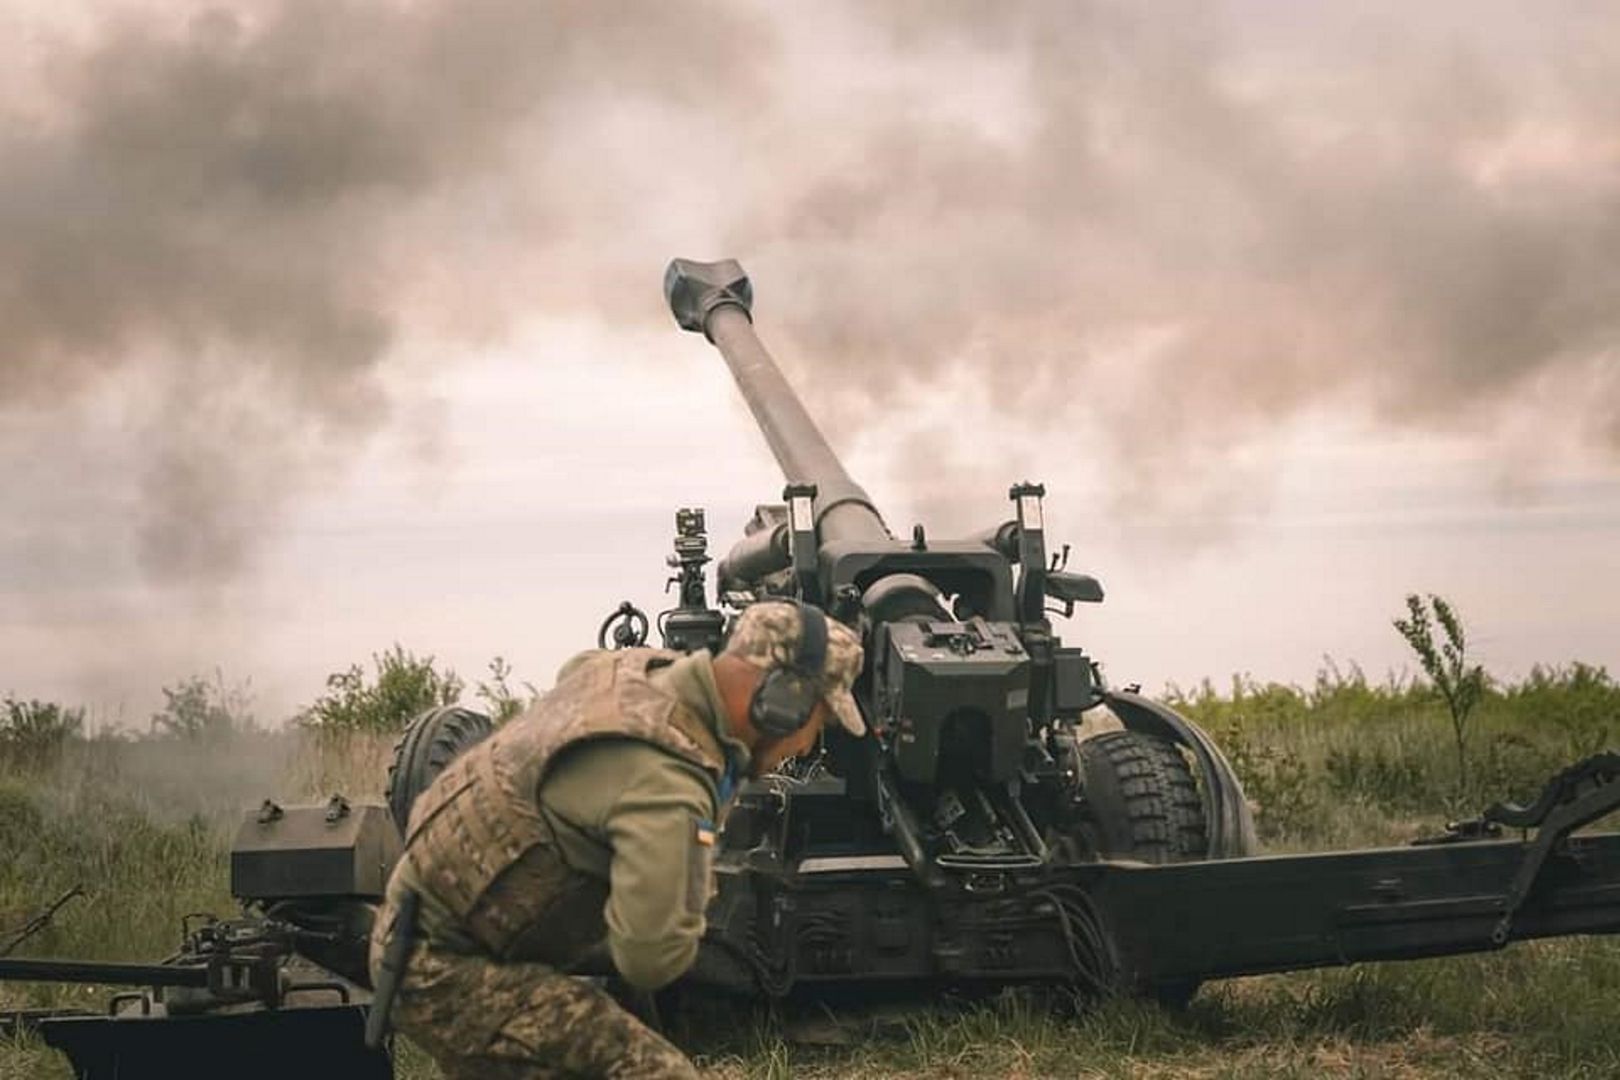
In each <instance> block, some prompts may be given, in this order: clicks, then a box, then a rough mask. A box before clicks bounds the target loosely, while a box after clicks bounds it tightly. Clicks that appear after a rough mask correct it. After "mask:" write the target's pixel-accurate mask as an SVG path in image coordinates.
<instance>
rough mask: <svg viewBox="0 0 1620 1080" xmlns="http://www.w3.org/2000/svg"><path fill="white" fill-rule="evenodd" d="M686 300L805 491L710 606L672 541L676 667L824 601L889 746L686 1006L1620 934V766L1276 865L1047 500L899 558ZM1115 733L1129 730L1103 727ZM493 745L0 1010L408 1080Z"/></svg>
mask: <svg viewBox="0 0 1620 1080" xmlns="http://www.w3.org/2000/svg"><path fill="white" fill-rule="evenodd" d="M664 285H665V294H666V297H667V299H668V301H669V303H670V307H671V310H672V312H673V313H674V315H675V318H676V320H677V322H678V323H679V324H680V325H681V326H682V327H683V328H685V329H687V330H692V331H698V332H702V333H703V334H704V335H705V336H706V337H707V338H708V339H709V340H710V341H711V342H712V343H713V344H714V345H715V346H717V347H718V349H719V350H720V352H721V354H722V356H723V357H724V358H725V360H726V362H727V364H728V365H729V367H730V369H731V372H732V374H733V376H734V377H735V379H736V382H737V384H738V386H739V388H740V389H741V390H742V393H743V396H744V398H745V399H746V400H747V402H748V405H749V407H750V409H751V410H752V411H753V414H754V416H755V418H756V419H757V421H758V422H759V425H760V427H761V429H762V431H763V432H764V434H765V438H766V441H767V443H768V444H769V445H770V448H771V450H772V452H773V454H774V455H775V456H776V459H777V462H778V463H779V465H780V466H781V468H782V471H783V473H784V476H785V479H786V481H787V484H786V487H785V488H784V490H783V496H782V498H783V501H782V503H780V504H770V505H762V506H760V507H758V508H757V509H756V511H755V514H754V516H753V519H752V520H751V521H750V522H749V523H748V525H747V527H746V529H745V534H744V536H743V538H742V539H741V540H740V541H739V542H738V543H737V544H736V545H735V546H733V547H732V548H731V550H730V551H729V553H728V554H727V555H726V556H725V558H723V559H722V560H720V562H719V563H718V565H717V566H716V577H717V588H716V595H717V602H716V603H715V604H713V605H711V604H710V603H709V601H708V596H709V587H708V583H707V578H706V571H705V568H706V567H707V565H708V564H709V562H710V561H711V560H710V558H709V555H708V550H707V532H706V522H705V519H704V515H703V513H702V512H701V511H699V510H696V509H693V508H684V509H682V510H680V511H679V512H678V513H677V515H676V538H675V545H674V547H675V551H674V554H673V555H671V556H670V557H669V558H668V560H667V561H668V564H669V566H670V567H671V568H672V569H673V570H674V571H675V576H674V577H673V578H672V579H671V583H672V584H675V585H677V586H679V589H678V592H679V603H678V604H677V605H676V606H675V607H674V608H673V609H671V610H669V611H666V612H664V613H663V615H662V616H661V617H660V618H659V619H658V620H657V622H656V625H657V628H658V630H659V632H660V634H661V636H662V639H663V644H664V645H665V646H666V647H667V648H671V649H678V650H692V649H698V648H709V649H715V648H719V647H721V646H722V645H723V643H724V641H725V637H726V633H727V629H728V625H729V622H728V613H727V610H726V609H732V610H736V609H739V608H741V607H744V606H746V605H747V604H749V603H753V602H756V601H759V600H763V599H768V598H774V597H792V598H795V599H798V600H800V601H802V602H805V603H811V604H816V605H818V606H820V607H822V608H823V609H824V610H825V611H826V612H827V613H828V615H829V616H830V617H833V618H837V619H840V620H842V621H844V622H845V623H846V624H848V625H849V626H851V627H852V628H854V629H856V630H857V631H858V632H859V633H860V635H861V638H862V640H863V642H864V644H865V649H866V666H865V670H864V671H863V673H862V676H861V678H860V679H859V680H858V682H857V684H856V688H855V689H856V696H857V699H858V701H859V703H860V706H861V708H862V711H863V712H864V714H865V716H866V718H867V721H868V725H867V726H868V728H869V731H870V733H869V735H868V736H867V737H865V738H862V739H852V738H849V737H848V736H846V735H844V734H843V733H842V732H830V733H829V734H828V735H827V737H826V740H825V745H824V747H823V748H822V752H820V753H818V754H817V755H815V756H814V757H812V758H811V759H809V760H806V761H801V762H797V763H792V764H790V765H789V766H787V767H786V768H785V769H784V771H782V772H781V773H780V774H776V775H772V776H768V777H765V778H763V779H761V780H758V781H751V782H747V783H745V784H743V785H742V786H741V788H740V791H739V794H738V798H737V801H736V803H735V804H734V806H733V808H732V811H731V813H730V816H729V817H728V819H727V820H726V822H725V825H724V828H723V830H722V832H721V835H720V839H719V843H718V845H717V853H716V857H715V873H716V879H717V891H716V893H715V895H714V897H713V899H712V900H711V902H710V905H709V909H708V931H707V935H706V937H705V939H704V942H703V946H702V948H701V950H700V952H699V956H698V961H697V963H696V965H695V966H694V968H693V969H692V971H691V972H690V973H689V975H688V976H687V978H686V981H687V983H688V984H689V985H691V986H693V987H696V988H701V989H706V990H715V991H726V992H737V993H744V994H755V995H765V996H783V995H787V994H789V993H793V992H796V991H798V992H810V993H817V994H823V995H828V996H832V997H834V998H836V996H837V995H838V994H840V993H841V992H843V991H844V990H845V989H847V988H850V987H861V986H871V985H876V984H886V985H899V984H903V985H909V986H915V987H920V988H923V989H924V991H926V990H928V989H930V988H934V987H939V986H943V985H956V986H973V985H981V986H983V985H999V984H1006V983H1018V982H1046V983H1057V984H1061V985H1065V986H1070V987H1074V988H1077V989H1079V990H1081V991H1083V992H1085V993H1089V994H1097V995H1101V994H1115V993H1144V994H1152V995H1155V996H1157V997H1159V998H1160V999H1162V1000H1166V1001H1171V1002H1174V1001H1181V1000H1185V999H1186V998H1187V997H1188V996H1189V995H1190V994H1191V993H1193V992H1194V991H1195V990H1196V989H1197V987H1198V985H1199V984H1200V983H1201V982H1203V981H1205V980H1209V979H1216V978H1222V977H1226V976H1234V975H1243V974H1255V973H1261V972H1269V971H1285V970H1293V969H1301V968H1309V967H1319V966H1325V965H1335V964H1348V963H1353V962H1356V961H1361V960H1387V959H1406V958H1416V957H1424V956H1436V955H1443V954H1449V953H1463V952H1475V951H1485V950H1491V949H1498V948H1501V947H1503V946H1505V945H1506V944H1508V943H1509V942H1511V941H1516V940H1523V939H1527V938H1536V937H1550V936H1555V935H1564V934H1589V933H1613V932H1615V931H1617V930H1620V834H1615V833H1596V834H1582V835H1572V834H1574V833H1575V831H1576V830H1578V829H1580V828H1581V827H1583V826H1585V825H1587V824H1590V823H1591V822H1594V821H1596V820H1597V819H1599V818H1600V817H1603V816H1604V815H1606V814H1609V813H1611V812H1612V811H1614V810H1615V809H1617V808H1620V755H1615V754H1600V755H1597V756H1595V757H1592V758H1589V759H1587V760H1586V761H1583V762H1581V763H1579V764H1577V765H1574V766H1572V767H1571V768H1569V769H1566V770H1565V771H1564V772H1562V773H1560V774H1559V775H1558V776H1555V777H1553V778H1552V779H1551V780H1550V781H1549V782H1548V784H1547V785H1546V787H1545V789H1544V790H1543V792H1542V793H1541V796H1540V797H1539V798H1538V799H1537V800H1536V801H1535V802H1534V803H1532V804H1531V805H1529V806H1516V805H1511V804H1501V803H1499V804H1497V805H1494V806H1492V807H1490V808H1489V809H1487V810H1486V811H1485V812H1484V814H1483V815H1482V816H1481V817H1480V818H1479V819H1477V820H1475V821H1471V822H1464V823H1461V824H1458V825H1454V826H1451V827H1449V828H1448V830H1447V831H1446V832H1445V833H1444V834H1442V835H1440V836H1437V837H1435V838H1433V840H1432V841H1430V842H1427V843H1422V844H1419V845H1414V846H1411V847H1407V848H1387V849H1377V850H1366V851H1352V852H1336V853H1331V854H1308V855H1283V856H1262V855H1257V854H1255V841H1254V830H1253V825H1252V822H1251V820H1250V815H1249V809H1248V805H1247V803H1246V802H1245V800H1244V797H1243V791H1242V786H1241V784H1240V783H1239V781H1238V779H1237V777H1236V776H1235V775H1234V773H1233V771H1232V768H1231V766H1230V765H1229V764H1228V762H1227V761H1226V759H1225V758H1224V757H1223V755H1222V754H1221V752H1220V749H1219V748H1218V747H1217V746H1216V745H1215V743H1214V742H1213V740H1211V739H1210V738H1209V736H1208V735H1207V734H1206V733H1204V732H1203V731H1201V730H1200V729H1199V728H1198V726H1197V725H1196V724H1194V723H1193V722H1191V721H1190V720H1189V719H1187V718H1186V717H1183V716H1180V715H1178V714H1177V713H1176V712H1175V711H1174V710H1172V709H1170V708H1168V707H1166V706H1165V705H1163V704H1161V703H1158V702H1155V701H1152V700H1151V699H1149V698H1147V697H1145V696H1143V695H1141V694H1140V693H1138V692H1136V691H1135V690H1134V689H1115V688H1113V687H1111V686H1109V685H1108V683H1107V681H1106V680H1105V679H1104V678H1103V677H1102V674H1101V671H1100V669H1099V667H1098V665H1097V664H1096V663H1095V662H1094V661H1093V660H1092V658H1091V657H1090V656H1089V655H1088V654H1087V653H1086V652H1085V651H1083V650H1082V649H1080V648H1076V647H1073V646H1070V645H1065V644H1064V643H1063V642H1062V640H1061V639H1060V638H1059V637H1058V635H1057V634H1056V633H1055V632H1054V630H1053V626H1052V623H1051V620H1050V618H1049V616H1050V615H1051V614H1054V613H1058V612H1061V613H1063V614H1071V613H1072V612H1073V610H1074V608H1075V605H1077V604H1081V603H1093V602H1097V601H1100V600H1101V599H1102V588H1101V586H1100V585H1099V584H1098V583H1097V582H1096V580H1095V579H1093V578H1091V577H1089V576H1087V575H1084V574H1079V573H1074V572H1070V571H1068V570H1067V569H1066V567H1065V566H1064V565H1063V561H1064V560H1063V558H1062V557H1061V556H1060V557H1059V558H1058V559H1057V560H1049V558H1048V555H1047V545H1046V538H1045V531H1044V526H1043V521H1042V498H1043V496H1044V494H1045V493H1044V490H1043V489H1042V488H1041V486H1040V485H1038V484H1031V483H1018V484H1015V485H1013V486H1012V487H1011V488H1010V489H1009V492H1008V496H1009V499H1010V500H1011V502H1012V504H1013V506H1012V514H1011V517H1010V519H1009V520H1006V521H1004V522H1001V523H999V524H996V525H995V526H994V527H992V528H989V529H987V530H985V531H984V532H983V533H981V534H979V535H977V536H973V537H969V538H966V539H962V540H955V541H935V540H932V539H930V538H929V537H927V536H926V535H925V533H924V532H923V531H922V530H921V529H917V530H914V531H913V533H912V535H911V537H910V538H909V539H908V540H900V539H897V538H895V537H894V536H893V535H892V534H891V532H890V530H889V528H888V526H887V525H886V524H885V522H884V520H883V518H882V516H881V515H880V514H879V513H878V511H877V509H876V507H875V506H874V505H873V503H872V500H871V499H870V497H869V496H868V495H867V493H866V492H865V491H864V490H863V489H862V488H861V487H860V486H859V485H857V484H856V483H855V482H854V481H853V480H852V479H851V478H850V476H849V475H848V473H847V472H846V471H845V470H844V468H843V466H842V464H841V463H840V462H839V460H838V458H837V457H836V455H835V454H834V453H833V452H832V450H831V448H830V447H829V446H828V444H827V442H826V440H825V439H824V438H823V437H822V435H821V434H820V432H819V430H818V429H817V428H816V425H815V424H814V422H813V421H812V420H811V419H810V417H809V415H808V413H806V411H805V410H804V407H803V406H802V404H801V403H800V402H799V400H798V399H797V397H796V396H795V395H794V394H793V392H792V389H791V388H790V387H789V385H788V383H787V381H786V380H785V379H784V378H783V376H782V374H781V372H780V371H779V370H778V369H777V367H776V365H775V363H774V361H772V359H771V357H770V355H769V354H768V353H767V352H766V350H765V349H764V347H763V346H762V345H761V344H760V341H759V339H758V337H757V336H756V334H755V332H754V329H753V323H752V309H753V290H752V286H751V284H750V283H749V281H748V278H747V277H746V275H744V274H743V272H742V269H741V267H739V266H738V265H737V264H736V263H735V262H731V261H726V262H718V263H698V262H690V261H686V260H676V261H675V262H674V263H672V264H671V266H670V267H669V271H668V273H667V274H666V276H665V282H664ZM651 628H652V623H651V621H650V620H648V619H647V617H646V615H645V614H643V613H642V612H641V611H640V610H639V609H637V608H636V607H635V606H634V605H633V604H630V603H628V602H626V603H624V604H621V605H619V607H618V608H617V609H616V610H615V611H614V612H613V613H612V614H610V615H609V617H608V619H607V620H606V621H605V622H604V623H603V624H602V625H601V627H600V628H599V631H598V643H599V644H600V645H601V646H602V647H629V646H634V645H639V644H643V643H644V642H645V641H646V639H647V637H648V634H649V632H650V630H651ZM1102 712H1107V713H1110V714H1111V715H1112V717H1113V718H1114V719H1115V720H1117V723H1116V724H1112V725H1108V727H1109V729H1108V730H1093V728H1098V727H1102V725H1087V724H1085V723H1084V720H1085V719H1086V718H1087V717H1088V716H1093V715H1097V714H1098V713H1102ZM491 727H492V725H491V722H490V721H489V719H488V718H487V717H484V716H482V715H480V714H477V713H473V712H470V711H468V710H465V709H459V708H453V707H452V708H439V709H433V710H430V711H428V712H426V713H424V714H422V715H421V716H419V717H417V718H416V719H415V720H413V721H412V723H411V724H410V726H409V727H408V728H407V730H406V732H405V734H404V737H403V738H402V739H401V741H400V744H399V746H398V748H397V749H396V751H395V761H394V765H393V768H392V769H391V770H390V777H389V783H388V791H387V802H386V804H383V803H362V802H355V803H352V804H351V803H350V802H348V801H347V800H344V799H341V798H334V800H333V801H332V802H330V803H328V804H325V805H321V806H287V807H285V808H284V807H281V806H278V805H276V804H275V803H273V802H266V803H265V804H264V805H263V806H262V807H261V808H259V809H258V810H256V811H251V812H249V813H248V814H247V815H246V816H245V818H244V820H243V823H242V826H241V830H240V831H239V833H238V836H237V841H236V843H235V845H234V846H233V850H232V855H231V881H232V892H233V895H235V896H236V897H237V898H238V899H239V900H240V901H241V902H242V904H243V913H242V915H241V917H239V918H236V919H229V920H208V919H204V920H202V921H200V922H199V923H197V924H195V925H194V926H188V927H187V928H186V932H185V939H184V943H183V946H182V948H181V949H180V951H179V952H177V953H176V954H175V955H174V956H172V957H170V958H169V959H168V960H166V961H164V962H162V963H160V964H105V963H89V962H78V961H68V960H45V959H12V958H8V957H4V956H3V955H0V979H14V980H42V979H44V980H56V981H70V982H85V983H96V984H119V985H127V986H135V987H140V988H141V989H138V990H135V991H131V992H126V993H120V994H115V995H114V996H113V997H112V999H111V1000H110V1002H109V1003H108V1008H107V1010H106V1011H105V1012H103V1013H101V1014H99V1015H92V1014H84V1013H77V1014H56V1015H50V1016H30V1017H25V1018H23V1021H24V1022H25V1023H27V1024H30V1025H36V1026H37V1027H38V1028H39V1030H40V1031H41V1032H42V1033H43V1035H44V1037H45V1039H46V1040H47V1042H49V1043H50V1044H51V1045H53V1046H56V1047H58V1048H61V1049H63V1050H64V1051H65V1052H67V1053H68V1054H69V1056H70V1058H71V1059H72V1061H73V1063H74V1066H75V1069H76V1071H77V1072H78V1074H79V1076H81V1077H84V1078H86V1080H110V1078H114V1077H116V1078H118V1080H131V1078H140V1077H165V1078H175V1077H192V1076H195V1077H206V1076H215V1075H221V1074H222V1073H229V1074H230V1075H233V1076H241V1077H249V1076H251V1077H267V1078H268V1077H285V1076H289V1075H296V1074H299V1073H303V1074H307V1075H312V1076H315V1075H342V1076H346V1077H357V1078H368V1077H378V1078H381V1077H387V1076H390V1075H391V1074H392V1065H391V1061H390V1056H389V1053H388V1051H387V1048H386V1047H385V1048H378V1049H369V1048H367V1046H366V1045H365V1044H364V1042H363V1040H362V1031H363V1029H364V1026H365V1018H366V1014H367V1011H368V1007H369V1003H370V989H369V987H368V985H367V974H366V970H365V962H364V957H365V942H366V939H367V936H368V934H369V928H370V921H371V918H372V916H373V914H374V905H375V903H376V902H377V901H378V900H379V899H380V896H381V892H382V883H383V882H384V881H385V880H386V877H387V873H388V870H389V868H390V867H391V865H392V862H393V861H394V860H395V859H396V858H397V857H398V852H399V843H400V841H399V830H400V829H401V828H403V825H404V822H405V820H406V818H407V816H408V814H409V810H410V806H411V803H412V801H413V800H414V799H415V797H416V796H417V795H418V794H419V793H420V792H421V791H422V790H423V789H424V788H425V787H426V786H427V785H428V784H429V783H430V782H431V780H432V778H433V777H434V776H435V775H437V773H438V772H439V771H440V770H441V769H443V767H444V766H445V765H446V764H448V762H449V761H450V760H451V759H452V758H453V757H454V756H455V754H456V753H458V752H459V751H461V750H463V749H465V748H466V747H467V746H470V745H472V744H473V743H474V742H476V741H477V740H478V739H480V738H482V737H483V736H484V735H486V734H487V733H488V732H489V731H490V730H491ZM1504 830H1521V831H1522V835H1520V836H1519V837H1517V838H1511V837H1504V835H1503V832H1504ZM0 1019H3V1018H0ZM222 1062H228V1064H227V1065H222V1064H221V1063H222Z"/></svg>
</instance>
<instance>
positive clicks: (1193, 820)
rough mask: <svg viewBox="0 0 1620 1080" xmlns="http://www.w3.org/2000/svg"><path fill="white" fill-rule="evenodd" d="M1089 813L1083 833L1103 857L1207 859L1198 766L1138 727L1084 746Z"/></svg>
mask: <svg viewBox="0 0 1620 1080" xmlns="http://www.w3.org/2000/svg"><path fill="white" fill-rule="evenodd" d="M1080 768H1081V776H1082V778H1083V780H1084V785H1085V786H1084V788H1083V791H1084V794H1085V801H1086V806H1087V808H1088V813H1087V814H1086V821H1085V824H1084V825H1082V827H1081V828H1082V830H1083V831H1084V833H1085V838H1086V839H1087V840H1089V841H1090V842H1091V845H1090V846H1091V847H1092V849H1093V851H1094V852H1095V854H1096V855H1097V856H1098V857H1101V858H1105V859H1109V858H1112V859H1136V860H1139V861H1141V862H1150V863H1171V862H1187V861H1188V860H1191V859H1202V858H1205V857H1206V856H1207V854H1208V851H1209V829H1208V823H1207V822H1206V821H1205V819H1204V800H1203V798H1202V796H1200V795H1199V793H1198V782H1197V781H1196V780H1195V779H1194V778H1193V772H1192V766H1191V765H1189V764H1188V762H1187V759H1186V758H1185V757H1183V756H1182V754H1181V751H1180V750H1179V749H1177V748H1176V746H1175V745H1174V744H1173V743H1171V742H1169V741H1167V740H1165V739H1161V738H1159V737H1157V736H1155V735H1147V734H1143V733H1142V732H1138V731H1109V732H1104V733H1103V734H1101V735H1097V736H1094V737H1092V738H1090V739H1087V740H1085V741H1084V742H1082V743H1081V744H1080Z"/></svg>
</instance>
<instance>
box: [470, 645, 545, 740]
mask: <svg viewBox="0 0 1620 1080" xmlns="http://www.w3.org/2000/svg"><path fill="white" fill-rule="evenodd" d="M511 676H512V665H511V664H509V663H507V662H506V658H505V657H502V656H497V657H496V658H495V659H493V660H491V661H490V662H489V681H488V682H480V683H479V684H478V690H477V694H478V696H479V697H480V698H482V699H483V700H484V702H485V704H487V705H488V706H489V713H490V715H491V716H493V717H494V718H495V722H496V723H497V724H504V723H506V721H508V720H510V719H512V717H514V716H516V715H517V714H518V713H520V712H522V711H523V710H524V709H527V708H528V707H529V706H530V705H532V704H534V700H535V699H536V698H538V697H539V696H540V691H538V690H536V689H535V688H534V684H533V683H531V682H525V683H524V684H523V689H524V690H525V691H526V693H524V694H519V693H517V692H516V691H515V690H513V689H512V684H511V681H510V680H511Z"/></svg>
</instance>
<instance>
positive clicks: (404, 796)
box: [387, 705, 495, 836]
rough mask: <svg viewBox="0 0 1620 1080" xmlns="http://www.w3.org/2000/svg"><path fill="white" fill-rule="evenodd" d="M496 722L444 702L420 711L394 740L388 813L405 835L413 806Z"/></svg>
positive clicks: (388, 792)
mask: <svg viewBox="0 0 1620 1080" xmlns="http://www.w3.org/2000/svg"><path fill="white" fill-rule="evenodd" d="M494 730H495V722H494V721H492V720H491V719H490V718H489V717H488V716H485V715H484V714H483V713H481V712H474V711H472V710H471V709H463V708H461V707H459V706H456V705H440V706H437V707H435V708H432V709H428V710H426V711H425V712H421V713H418V714H417V715H416V716H415V717H413V718H412V719H411V722H410V723H409V724H407V725H405V734H403V735H401V736H400V738H399V742H397V743H396V744H394V760H393V763H392V764H391V765H389V766H388V791H387V797H388V813H389V815H390V816H391V817H392V818H393V819H394V824H395V825H397V826H399V834H400V835H401V836H404V835H405V833H406V826H407V825H408V824H409V822H410V820H411V806H412V805H414V804H415V802H416V797H417V796H418V795H420V794H422V792H424V791H426V790H427V786H428V785H429V784H431V783H433V778H434V777H436V776H438V775H439V774H440V773H441V772H443V771H444V768H445V766H446V765H449V764H450V763H451V762H452V761H454V760H455V759H456V758H457V757H458V756H460V754H461V753H462V751H464V750H466V749H467V748H468V747H471V746H473V745H475V744H477V743H480V742H482V741H483V740H484V739H486V738H488V737H489V735H490V733H491V732H493V731H494Z"/></svg>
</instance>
